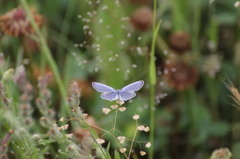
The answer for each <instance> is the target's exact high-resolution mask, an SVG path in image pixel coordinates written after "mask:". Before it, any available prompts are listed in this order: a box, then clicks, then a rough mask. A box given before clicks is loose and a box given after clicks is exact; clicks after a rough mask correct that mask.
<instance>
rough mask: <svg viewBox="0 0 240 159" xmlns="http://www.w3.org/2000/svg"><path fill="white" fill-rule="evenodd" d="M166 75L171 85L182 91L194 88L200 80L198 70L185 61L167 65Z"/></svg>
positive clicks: (172, 62)
mask: <svg viewBox="0 0 240 159" xmlns="http://www.w3.org/2000/svg"><path fill="white" fill-rule="evenodd" d="M165 70H167V71H168V72H167V73H165V74H164V77H165V78H166V80H167V82H168V83H169V85H170V86H171V87H173V88H176V89H178V90H180V91H182V90H185V89H187V88H189V87H191V86H193V85H194V84H195V83H196V82H197V80H198V69H197V68H196V67H194V66H192V65H190V64H187V63H185V62H183V61H177V60H176V61H171V62H170V63H167V64H166V65H165Z"/></svg>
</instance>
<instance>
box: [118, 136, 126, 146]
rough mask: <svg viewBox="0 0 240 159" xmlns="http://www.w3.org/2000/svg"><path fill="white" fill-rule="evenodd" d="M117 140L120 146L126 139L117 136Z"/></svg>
mask: <svg viewBox="0 0 240 159" xmlns="http://www.w3.org/2000/svg"><path fill="white" fill-rule="evenodd" d="M117 139H118V140H119V142H120V143H121V144H123V143H124V141H125V139H126V137H125V136H118V137H117Z"/></svg>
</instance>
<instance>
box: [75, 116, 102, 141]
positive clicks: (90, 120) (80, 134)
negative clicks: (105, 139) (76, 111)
mask: <svg viewBox="0 0 240 159" xmlns="http://www.w3.org/2000/svg"><path fill="white" fill-rule="evenodd" d="M86 122H87V123H88V124H89V125H90V126H91V127H92V128H93V129H94V130H95V131H96V132H97V134H98V135H100V132H99V129H97V128H95V127H93V126H92V125H94V126H97V123H96V120H95V119H94V117H92V116H87V118H86ZM74 135H75V136H76V138H77V139H78V141H79V142H81V141H82V140H83V139H84V138H85V137H92V135H91V133H90V132H89V131H88V130H87V129H83V128H81V127H79V128H77V129H76V130H75V131H74Z"/></svg>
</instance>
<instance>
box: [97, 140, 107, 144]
mask: <svg viewBox="0 0 240 159" xmlns="http://www.w3.org/2000/svg"><path fill="white" fill-rule="evenodd" d="M96 142H97V143H98V144H103V143H104V142H105V140H103V139H96Z"/></svg>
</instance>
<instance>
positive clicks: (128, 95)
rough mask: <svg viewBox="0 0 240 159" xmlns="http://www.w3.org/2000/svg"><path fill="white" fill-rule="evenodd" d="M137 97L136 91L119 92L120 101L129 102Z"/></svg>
mask: <svg viewBox="0 0 240 159" xmlns="http://www.w3.org/2000/svg"><path fill="white" fill-rule="evenodd" d="M135 96H136V93H135V92H134V91H122V90H120V91H119V100H122V101H127V100H129V99H132V98H133V97H135Z"/></svg>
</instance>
